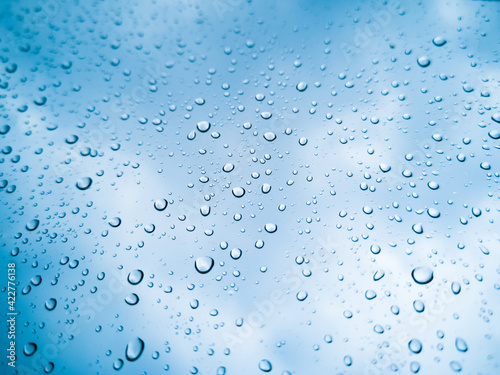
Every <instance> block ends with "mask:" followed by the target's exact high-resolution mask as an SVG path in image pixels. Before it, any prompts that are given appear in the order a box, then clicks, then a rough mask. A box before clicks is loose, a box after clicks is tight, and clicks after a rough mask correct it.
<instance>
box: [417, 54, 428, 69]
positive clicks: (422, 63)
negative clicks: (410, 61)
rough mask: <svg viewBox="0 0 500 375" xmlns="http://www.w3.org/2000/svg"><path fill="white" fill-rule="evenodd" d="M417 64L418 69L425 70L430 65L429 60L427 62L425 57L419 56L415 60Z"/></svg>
mask: <svg viewBox="0 0 500 375" xmlns="http://www.w3.org/2000/svg"><path fill="white" fill-rule="evenodd" d="M417 63H418V65H419V66H420V67H422V68H427V67H428V66H429V65H431V60H429V58H428V57H427V56H420V57H419V58H418V59H417Z"/></svg>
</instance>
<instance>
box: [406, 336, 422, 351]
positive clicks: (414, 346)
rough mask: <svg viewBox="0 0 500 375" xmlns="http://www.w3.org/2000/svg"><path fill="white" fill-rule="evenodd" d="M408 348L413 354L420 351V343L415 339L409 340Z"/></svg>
mask: <svg viewBox="0 0 500 375" xmlns="http://www.w3.org/2000/svg"><path fill="white" fill-rule="evenodd" d="M408 348H409V349H410V350H411V351H412V352H413V353H415V354H418V353H420V352H421V351H422V343H421V342H420V341H419V340H417V339H411V340H410V342H409V343H408Z"/></svg>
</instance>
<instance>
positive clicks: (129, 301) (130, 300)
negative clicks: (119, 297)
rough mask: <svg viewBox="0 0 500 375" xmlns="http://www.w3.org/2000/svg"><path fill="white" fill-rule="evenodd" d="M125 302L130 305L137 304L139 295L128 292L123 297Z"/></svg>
mask: <svg viewBox="0 0 500 375" xmlns="http://www.w3.org/2000/svg"><path fill="white" fill-rule="evenodd" d="M125 302H126V303H127V304H128V305H130V306H134V305H137V304H138V303H139V296H138V295H137V294H135V293H130V294H129V295H128V296H127V297H125Z"/></svg>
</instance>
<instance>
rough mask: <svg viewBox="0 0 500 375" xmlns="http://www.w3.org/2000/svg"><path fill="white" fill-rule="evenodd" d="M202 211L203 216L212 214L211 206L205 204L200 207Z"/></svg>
mask: <svg viewBox="0 0 500 375" xmlns="http://www.w3.org/2000/svg"><path fill="white" fill-rule="evenodd" d="M200 213H201V214H202V215H203V216H208V215H210V206H207V205H203V206H201V208H200Z"/></svg>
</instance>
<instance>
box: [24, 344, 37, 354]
mask: <svg viewBox="0 0 500 375" xmlns="http://www.w3.org/2000/svg"><path fill="white" fill-rule="evenodd" d="M36 349H37V346H36V344H35V343H34V342H29V343H27V344H26V345H24V347H23V354H24V355H25V356H26V357H29V356H32V355H33V354H35V352H36Z"/></svg>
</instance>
